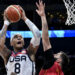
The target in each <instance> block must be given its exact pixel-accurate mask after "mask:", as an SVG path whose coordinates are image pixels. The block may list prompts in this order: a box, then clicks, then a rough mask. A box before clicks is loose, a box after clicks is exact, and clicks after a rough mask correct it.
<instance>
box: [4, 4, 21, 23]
mask: <svg viewBox="0 0 75 75" xmlns="http://www.w3.org/2000/svg"><path fill="white" fill-rule="evenodd" d="M5 15H6V17H7V19H8V20H9V21H10V22H12V23H13V22H17V21H19V20H20V18H21V15H22V10H21V8H20V6H19V5H10V6H8V7H7V8H6V10H5Z"/></svg>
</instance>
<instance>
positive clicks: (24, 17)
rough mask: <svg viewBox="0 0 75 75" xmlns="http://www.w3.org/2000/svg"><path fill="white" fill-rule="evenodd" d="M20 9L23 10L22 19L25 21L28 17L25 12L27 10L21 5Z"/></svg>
mask: <svg viewBox="0 0 75 75" xmlns="http://www.w3.org/2000/svg"><path fill="white" fill-rule="evenodd" d="M20 9H21V11H22V15H21V19H22V20H24V21H25V20H26V19H27V17H26V14H25V11H24V10H23V8H21V7H20Z"/></svg>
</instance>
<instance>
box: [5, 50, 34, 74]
mask: <svg viewBox="0 0 75 75" xmlns="http://www.w3.org/2000/svg"><path fill="white" fill-rule="evenodd" d="M6 69H7V75H11V73H15V74H16V75H35V63H34V62H32V61H31V60H30V58H29V57H28V55H27V53H26V50H22V51H21V52H18V53H17V54H15V53H14V52H12V54H11V56H10V57H9V60H8V63H7V65H6Z"/></svg>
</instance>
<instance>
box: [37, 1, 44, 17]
mask: <svg viewBox="0 0 75 75" xmlns="http://www.w3.org/2000/svg"><path fill="white" fill-rule="evenodd" d="M36 6H37V8H38V9H36V12H37V14H38V15H39V16H44V15H45V3H44V4H43V1H42V0H39V3H37V2H36Z"/></svg>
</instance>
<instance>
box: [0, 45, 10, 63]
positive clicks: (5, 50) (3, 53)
mask: <svg viewBox="0 0 75 75" xmlns="http://www.w3.org/2000/svg"><path fill="white" fill-rule="evenodd" d="M0 49H1V48H0ZM0 55H1V57H2V58H3V59H4V63H5V64H7V62H8V59H9V56H10V55H11V51H10V50H9V49H8V48H7V47H6V46H5V45H4V48H3V49H2V50H0Z"/></svg>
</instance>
